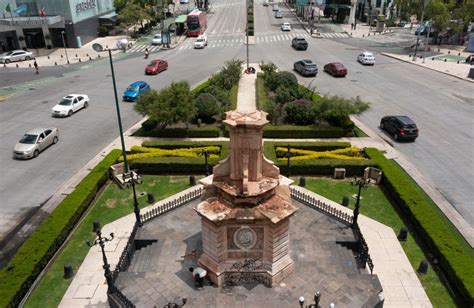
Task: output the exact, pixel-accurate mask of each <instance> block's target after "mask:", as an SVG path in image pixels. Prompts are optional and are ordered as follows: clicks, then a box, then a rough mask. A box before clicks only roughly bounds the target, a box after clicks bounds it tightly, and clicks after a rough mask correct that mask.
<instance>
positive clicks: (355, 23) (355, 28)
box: [354, 20, 357, 30]
mask: <svg viewBox="0 0 474 308" xmlns="http://www.w3.org/2000/svg"><path fill="white" fill-rule="evenodd" d="M354 30H357V20H356V21H355V22H354Z"/></svg>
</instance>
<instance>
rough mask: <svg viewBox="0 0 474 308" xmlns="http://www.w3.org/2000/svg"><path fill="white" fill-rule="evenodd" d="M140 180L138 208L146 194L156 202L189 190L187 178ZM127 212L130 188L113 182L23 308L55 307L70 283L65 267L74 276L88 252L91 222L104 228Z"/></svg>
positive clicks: (131, 201) (93, 234)
mask: <svg viewBox="0 0 474 308" xmlns="http://www.w3.org/2000/svg"><path fill="white" fill-rule="evenodd" d="M142 179H143V183H142V184H140V185H138V186H136V190H137V195H138V196H139V197H138V202H139V203H140V207H145V206H147V205H148V204H147V194H146V193H147V192H151V193H153V194H154V195H155V200H156V201H159V200H161V199H164V198H166V197H169V196H171V195H173V194H175V193H178V192H180V191H182V190H184V189H186V188H188V187H189V177H187V176H146V175H145V176H142ZM130 213H133V194H132V189H120V188H119V187H118V185H116V184H115V183H114V182H111V183H109V184H107V185H106V187H105V189H104V191H103V193H102V194H101V195H100V196H99V198H98V199H97V200H96V202H95V203H94V204H93V205H92V206H91V210H90V212H89V213H88V214H87V216H86V217H85V219H84V220H83V221H82V223H81V225H80V226H79V227H78V229H77V230H76V231H75V233H74V234H73V235H72V237H71V238H70V239H69V242H68V243H67V245H66V246H65V247H64V249H63V250H62V251H61V252H60V254H59V255H58V257H57V258H56V260H55V261H54V263H53V264H52V265H51V267H50V268H49V269H48V271H47V273H46V274H45V275H44V276H43V278H42V279H41V281H40V282H39V284H38V285H37V287H36V289H35V290H34V291H33V293H32V294H31V296H30V298H29V299H28V301H27V302H26V305H25V307H32V308H33V307H34V308H36V307H57V306H58V305H59V303H60V302H61V299H62V297H63V295H64V293H65V292H66V290H67V288H68V286H69V284H70V282H71V280H72V279H64V278H63V274H64V269H63V268H64V265H65V264H71V265H72V268H73V270H74V273H77V270H78V268H79V266H80V265H81V263H82V260H84V258H85V257H86V255H87V253H88V251H89V247H88V246H87V244H86V242H85V241H86V240H88V239H90V240H93V239H94V238H95V233H93V232H92V222H93V221H94V220H99V221H100V223H101V225H102V226H103V225H106V224H108V223H110V222H112V221H114V220H117V219H118V218H121V217H123V216H125V215H128V214H130ZM113 269H114V268H112V270H113Z"/></svg>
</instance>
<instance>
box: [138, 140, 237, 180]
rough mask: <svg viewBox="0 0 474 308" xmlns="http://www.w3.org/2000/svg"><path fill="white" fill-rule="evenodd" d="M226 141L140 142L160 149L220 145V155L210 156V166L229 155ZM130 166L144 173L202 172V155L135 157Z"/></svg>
mask: <svg viewBox="0 0 474 308" xmlns="http://www.w3.org/2000/svg"><path fill="white" fill-rule="evenodd" d="M228 144H229V143H228V142H219V141H217V142H211V141H209V142H194V141H145V142H143V143H142V146H144V147H155V148H162V149H178V148H190V147H203V146H220V147H221V154H220V157H219V158H218V159H217V158H210V159H209V160H208V163H209V166H210V168H211V170H212V167H213V166H215V165H217V163H218V162H219V161H220V160H222V159H224V158H226V157H227V156H228V155H229V145H228ZM130 166H131V168H133V169H135V170H138V171H139V173H142V174H143V173H146V174H163V173H166V174H193V173H204V172H205V165H204V157H197V158H190V157H155V158H142V159H135V160H133V161H131V162H130Z"/></svg>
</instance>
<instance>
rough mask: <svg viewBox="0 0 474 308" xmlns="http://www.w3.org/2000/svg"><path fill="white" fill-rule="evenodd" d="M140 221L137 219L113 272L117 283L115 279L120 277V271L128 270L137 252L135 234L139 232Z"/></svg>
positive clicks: (113, 279) (113, 277)
mask: <svg viewBox="0 0 474 308" xmlns="http://www.w3.org/2000/svg"><path fill="white" fill-rule="evenodd" d="M137 230H138V223H137V222H136V221H135V224H134V225H133V229H132V233H131V234H130V237H129V238H128V241H127V244H126V245H125V247H124V249H123V251H122V254H121V255H120V259H119V261H118V263H117V266H116V267H115V270H114V271H113V272H112V281H113V282H114V283H115V280H116V279H117V277H118V274H119V273H120V272H126V271H127V270H128V267H129V266H130V264H131V263H132V259H133V255H134V254H135V235H136V234H137Z"/></svg>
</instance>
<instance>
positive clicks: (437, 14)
mask: <svg viewBox="0 0 474 308" xmlns="http://www.w3.org/2000/svg"><path fill="white" fill-rule="evenodd" d="M425 14H426V19H427V20H428V19H431V20H433V25H432V26H431V27H432V28H433V29H434V30H435V31H436V32H441V31H443V30H444V29H445V28H446V26H447V24H448V22H449V19H450V17H451V14H450V13H449V10H448V7H447V5H446V4H444V3H443V2H441V1H439V0H433V1H431V2H430V3H429V4H428V5H427V6H426V11H425Z"/></svg>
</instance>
